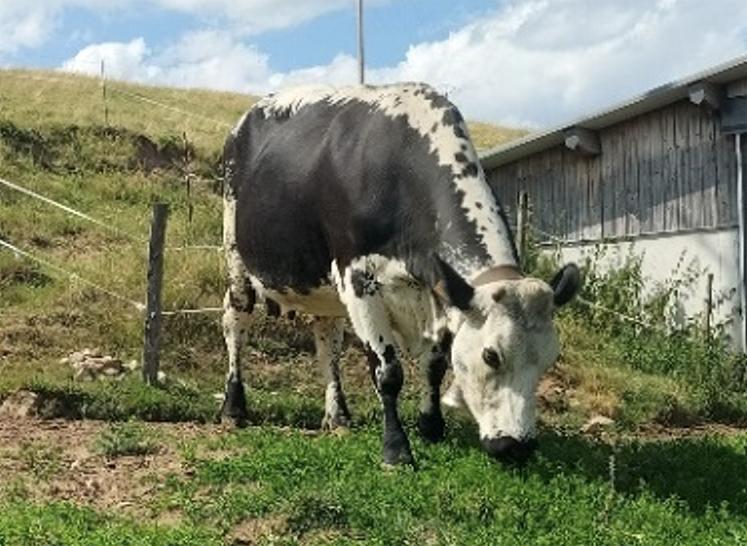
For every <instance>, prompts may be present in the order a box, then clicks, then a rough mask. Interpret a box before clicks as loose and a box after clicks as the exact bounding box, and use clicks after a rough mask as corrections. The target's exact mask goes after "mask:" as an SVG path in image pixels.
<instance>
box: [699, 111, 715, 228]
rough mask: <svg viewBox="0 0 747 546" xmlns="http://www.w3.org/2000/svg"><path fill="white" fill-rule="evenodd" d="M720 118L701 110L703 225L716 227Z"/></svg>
mask: <svg viewBox="0 0 747 546" xmlns="http://www.w3.org/2000/svg"><path fill="white" fill-rule="evenodd" d="M717 120H718V118H717V117H716V115H715V114H714V113H712V112H708V111H705V110H704V111H701V116H700V131H701V139H702V140H701V164H702V170H701V178H700V182H701V193H702V199H703V227H708V228H712V227H716V225H718V205H717V201H716V197H717V190H716V188H717V185H718V177H717V176H716V135H717V131H718V123H717Z"/></svg>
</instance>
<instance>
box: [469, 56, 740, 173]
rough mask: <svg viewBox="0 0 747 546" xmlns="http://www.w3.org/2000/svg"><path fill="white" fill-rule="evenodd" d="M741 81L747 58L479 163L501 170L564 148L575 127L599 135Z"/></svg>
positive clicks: (530, 138) (497, 151) (489, 154)
mask: <svg viewBox="0 0 747 546" xmlns="http://www.w3.org/2000/svg"><path fill="white" fill-rule="evenodd" d="M741 78H747V55H745V56H743V57H739V58H737V59H734V60H732V61H729V62H727V63H724V64H721V65H718V66H715V67H713V68H710V69H708V70H705V71H703V72H699V73H697V74H693V75H692V76H688V77H687V78H683V79H681V80H676V81H673V82H670V83H667V84H665V85H662V86H659V87H655V88H654V89H651V90H649V91H648V92H646V93H644V94H643V95H639V96H637V97H635V98H633V99H630V100H628V101H625V102H623V103H620V104H618V105H616V106H613V107H612V108H608V109H605V110H602V111H601V112H597V113H594V114H591V115H589V116H586V117H583V118H580V119H577V120H574V121H572V122H571V123H567V124H564V125H560V126H558V127H555V128H553V129H550V130H547V131H542V132H538V133H531V134H529V135H527V136H525V137H523V138H520V139H518V140H514V141H512V142H509V143H507V144H503V145H501V146H498V147H497V148H493V149H492V150H488V151H486V152H483V153H481V154H480V161H481V162H482V165H483V168H485V169H491V168H494V167H498V166H500V165H504V164H506V163H510V162H511V161H516V160H517V159H521V158H522V157H526V156H528V155H532V154H535V153H538V152H542V151H544V150H547V149H549V148H552V147H554V146H558V145H560V144H563V143H564V142H565V136H564V132H565V131H566V130H568V129H571V128H573V127H583V128H585V129H591V130H594V131H598V130H600V129H604V128H606V127H609V126H611V125H615V124H616V123H620V122H621V121H624V120H626V119H630V118H632V117H635V116H638V115H641V114H645V113H647V112H651V111H652V110H656V109H658V108H661V107H663V106H666V105H668V104H672V103H673V102H677V101H678V100H682V99H684V98H687V97H688V96H689V94H688V88H689V87H690V86H691V85H692V84H694V83H697V82H701V81H706V82H709V83H714V84H725V83H728V82H731V81H734V80H738V79H741Z"/></svg>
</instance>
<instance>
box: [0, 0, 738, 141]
mask: <svg viewBox="0 0 747 546" xmlns="http://www.w3.org/2000/svg"><path fill="white" fill-rule="evenodd" d="M364 3H365V5H366V53H367V66H368V71H367V77H368V80H369V81H371V82H374V83H379V82H389V81H398V80H422V81H427V82H429V83H431V84H432V85H435V86H436V87H438V88H440V89H442V90H444V91H447V92H449V94H450V97H451V98H452V99H453V100H455V102H457V104H458V105H460V106H461V107H462V109H463V110H464V111H465V113H466V115H467V117H470V118H479V119H484V120H487V121H493V122H498V123H505V124H510V125H524V126H529V127H542V126H548V125H553V124H557V123H561V122H565V121H568V120H569V119H573V118H574V117H576V116H579V115H582V114H584V113H587V112H589V111H592V110H597V109H599V108H604V107H607V106H609V105H611V104H614V103H615V102H618V101H621V100H625V99H627V98H629V97H631V96H633V95H635V94H638V93H642V92H644V91H646V90H647V89H649V88H652V87H655V86H657V85H661V84H663V83H666V82H667V81H669V80H672V79H676V78H679V77H683V76H686V75H688V74H690V73H692V72H694V71H697V70H702V69H704V68H708V67H710V66H713V65H715V64H718V63H720V62H724V61H727V60H729V59H733V58H735V57H737V56H740V55H743V54H745V52H747V2H745V1H744V0H712V1H711V2H702V1H696V0H626V1H625V2H623V1H621V0H463V1H459V0H453V1H448V0H364ZM354 6H355V2H354V0H150V1H146V0H33V1H32V2H29V0H0V36H3V40H2V41H0V66H29V67H45V68H64V69H66V70H73V71H79V72H88V73H95V72H96V71H97V70H98V64H99V62H100V60H101V59H104V60H105V61H106V66H107V73H108V75H109V76H111V77H114V78H119V79H126V80H136V81H141V82H144V83H153V84H165V85H177V86H185V87H195V86H198V87H211V88H216V89H229V90H235V91H242V92H249V93H255V94H261V93H265V92H268V91H272V90H274V89H276V88H278V87H284V86H288V85H294V84H304V83H320V82H323V83H332V84H346V83H352V82H354V81H355V66H356V63H355V51H356V42H355V10H354Z"/></svg>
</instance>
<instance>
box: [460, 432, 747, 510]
mask: <svg viewBox="0 0 747 546" xmlns="http://www.w3.org/2000/svg"><path fill="white" fill-rule="evenodd" d="M448 434H449V436H451V437H452V438H454V440H455V441H456V442H457V443H458V444H459V445H460V446H463V447H464V448H466V449H470V450H472V449H474V450H479V449H480V446H479V439H478V434H477V428H476V426H475V425H474V424H473V423H471V422H469V421H468V420H467V418H463V417H460V418H456V419H454V418H453V417H452V418H451V419H449V433H448ZM746 451H747V434H745V435H739V436H730V437H727V436H715V435H714V436H703V437H697V438H679V439H666V438H665V439H645V440H621V441H619V442H618V443H617V444H610V443H607V442H603V441H600V440H595V439H593V438H589V437H584V436H580V435H562V434H560V433H558V432H555V431H545V432H542V433H541V434H540V436H539V451H538V453H537V455H536V456H535V457H534V458H533V459H532V461H531V462H530V463H529V464H528V465H527V466H526V467H524V468H521V469H516V472H517V473H518V474H519V475H524V476H527V477H528V476H530V475H534V476H539V477H540V478H541V479H542V480H543V481H544V482H546V483H548V484H549V483H550V482H551V481H552V480H553V479H554V478H556V477H557V476H558V475H560V474H565V475H576V476H579V477H582V478H583V479H585V480H589V481H597V482H605V483H607V484H609V486H610V488H612V487H613V479H614V490H615V491H616V492H617V493H619V494H623V495H633V496H635V495H638V494H641V493H644V492H646V493H649V494H653V495H655V496H656V497H658V498H660V499H662V500H663V499H670V498H674V499H677V500H679V501H681V502H683V503H684V504H685V505H686V506H687V508H688V509H689V510H690V511H692V512H694V513H697V514H701V515H702V514H704V513H705V512H706V511H708V510H709V509H716V510H717V509H719V508H720V507H722V506H724V504H726V505H727V508H728V510H729V512H730V513H732V514H735V515H740V516H747V473H746V472H745V471H744V469H745V468H747V455H746ZM613 455H614V459H613V461H614V462H612V463H611V459H612V457H611V456H613ZM496 464H498V463H496ZM611 466H613V467H614V470H613V471H612V472H611V470H610V467H611Z"/></svg>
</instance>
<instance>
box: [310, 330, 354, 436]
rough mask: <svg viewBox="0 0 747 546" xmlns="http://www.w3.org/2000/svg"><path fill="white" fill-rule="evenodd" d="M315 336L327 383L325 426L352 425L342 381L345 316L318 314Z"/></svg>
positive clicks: (323, 422) (323, 423) (328, 427)
mask: <svg viewBox="0 0 747 546" xmlns="http://www.w3.org/2000/svg"><path fill="white" fill-rule="evenodd" d="M313 329H314V339H315V342H316V356H317V360H318V361H319V367H320V368H321V370H322V374H323V376H324V382H325V384H326V386H327V389H326V394H325V403H324V419H323V420H322V428H324V429H329V430H332V429H336V428H338V427H347V426H349V425H350V411H348V405H347V402H346V401H345V393H344V392H343V390H342V383H341V382H340V357H341V356H342V341H343V335H344V333H345V319H342V318H330V317H317V319H316V320H315V321H314V326H313Z"/></svg>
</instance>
